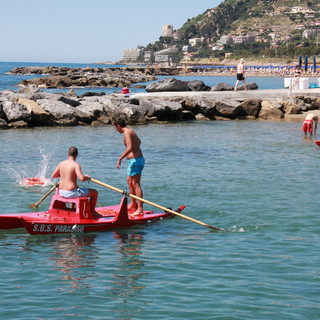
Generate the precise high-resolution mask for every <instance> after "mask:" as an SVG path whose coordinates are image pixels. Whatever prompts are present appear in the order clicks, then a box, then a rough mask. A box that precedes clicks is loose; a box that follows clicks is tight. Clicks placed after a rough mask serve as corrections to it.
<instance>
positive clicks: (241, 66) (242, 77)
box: [234, 59, 247, 91]
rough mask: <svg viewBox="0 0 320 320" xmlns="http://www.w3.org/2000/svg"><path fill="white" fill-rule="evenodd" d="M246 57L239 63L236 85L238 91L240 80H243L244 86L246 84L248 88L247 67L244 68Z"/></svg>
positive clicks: (235, 88)
mask: <svg viewBox="0 0 320 320" xmlns="http://www.w3.org/2000/svg"><path fill="white" fill-rule="evenodd" d="M244 62H245V60H244V59H240V62H239V63H238V65H237V81H236V84H235V86H234V91H236V90H237V89H238V84H239V82H240V81H242V83H243V86H244V90H247V87H246V79H245V72H246V71H245V68H244Z"/></svg>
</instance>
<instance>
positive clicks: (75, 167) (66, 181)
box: [53, 159, 83, 191]
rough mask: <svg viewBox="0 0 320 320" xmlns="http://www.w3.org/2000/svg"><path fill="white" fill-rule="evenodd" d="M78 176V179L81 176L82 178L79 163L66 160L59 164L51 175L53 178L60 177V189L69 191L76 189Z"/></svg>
mask: <svg viewBox="0 0 320 320" xmlns="http://www.w3.org/2000/svg"><path fill="white" fill-rule="evenodd" d="M78 175H79V176H80V177H81V175H82V176H83V174H82V173H81V170H80V165H79V163H77V162H76V161H74V160H71V159H67V160H64V161H62V162H60V164H59V165H58V167H57V169H56V170H55V171H54V173H53V178H59V177H60V189H62V190H70V191H71V190H74V189H76V188H78V185H77V183H76V181H77V177H78ZM80 180H81V179H80Z"/></svg>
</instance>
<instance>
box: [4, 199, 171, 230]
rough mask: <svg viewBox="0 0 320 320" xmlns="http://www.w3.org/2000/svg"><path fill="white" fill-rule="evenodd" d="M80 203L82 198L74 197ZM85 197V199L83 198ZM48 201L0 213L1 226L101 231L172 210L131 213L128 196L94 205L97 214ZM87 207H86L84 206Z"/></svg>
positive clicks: (143, 221)
mask: <svg viewBox="0 0 320 320" xmlns="http://www.w3.org/2000/svg"><path fill="white" fill-rule="evenodd" d="M60 200H61V199H60ZM75 201H76V202H79V203H78V204H79V208H80V207H81V198H79V199H77V200H75ZM83 201H87V199H83ZM58 204H59V205H58V206H57V204H56V202H54V199H53V201H52V202H51V206H50V208H49V210H48V211H43V212H28V213H21V214H5V215H3V214H0V229H15V228H23V227H24V228H25V229H26V230H27V231H28V232H29V233H30V234H58V233H86V232H102V231H108V230H111V229H118V228H128V227H132V226H134V225H139V224H147V223H151V222H155V221H158V220H161V219H167V218H170V217H173V216H174V215H173V214H172V213H168V212H160V213H155V212H153V211H144V215H142V216H136V217H132V216H131V215H130V213H128V210H127V198H126V197H124V198H123V199H122V201H121V203H120V204H119V205H116V206H108V207H97V208H96V212H97V213H98V214H99V216H93V215H92V213H91V212H88V211H84V212H80V211H79V212H78V211H77V210H76V209H73V208H71V209H70V208H65V207H63V206H62V205H61V202H60V203H58ZM85 210H88V208H85Z"/></svg>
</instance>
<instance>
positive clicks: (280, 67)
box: [189, 56, 320, 72]
mask: <svg viewBox="0 0 320 320" xmlns="http://www.w3.org/2000/svg"><path fill="white" fill-rule="evenodd" d="M302 60H303V58H302V56H300V57H299V60H298V64H299V66H300V68H302V67H303V66H302ZM308 60H309V59H308V56H305V57H304V70H305V71H308V67H309V61H308ZM246 67H247V68H253V69H283V68H286V69H291V68H294V67H295V66H274V65H265V66H250V65H249V66H248V65H247V66H246ZM189 68H191V69H230V68H236V66H212V65H205V66H190V67H189ZM317 68H320V66H317V60H316V56H313V63H312V69H313V72H317Z"/></svg>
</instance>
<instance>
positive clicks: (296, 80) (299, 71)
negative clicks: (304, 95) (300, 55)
mask: <svg viewBox="0 0 320 320" xmlns="http://www.w3.org/2000/svg"><path fill="white" fill-rule="evenodd" d="M301 76H302V69H301V67H300V65H298V64H297V65H296V67H295V69H294V74H293V80H292V83H291V87H290V90H292V89H295V88H296V86H297V84H298V83H299V80H300V78H301Z"/></svg>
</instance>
